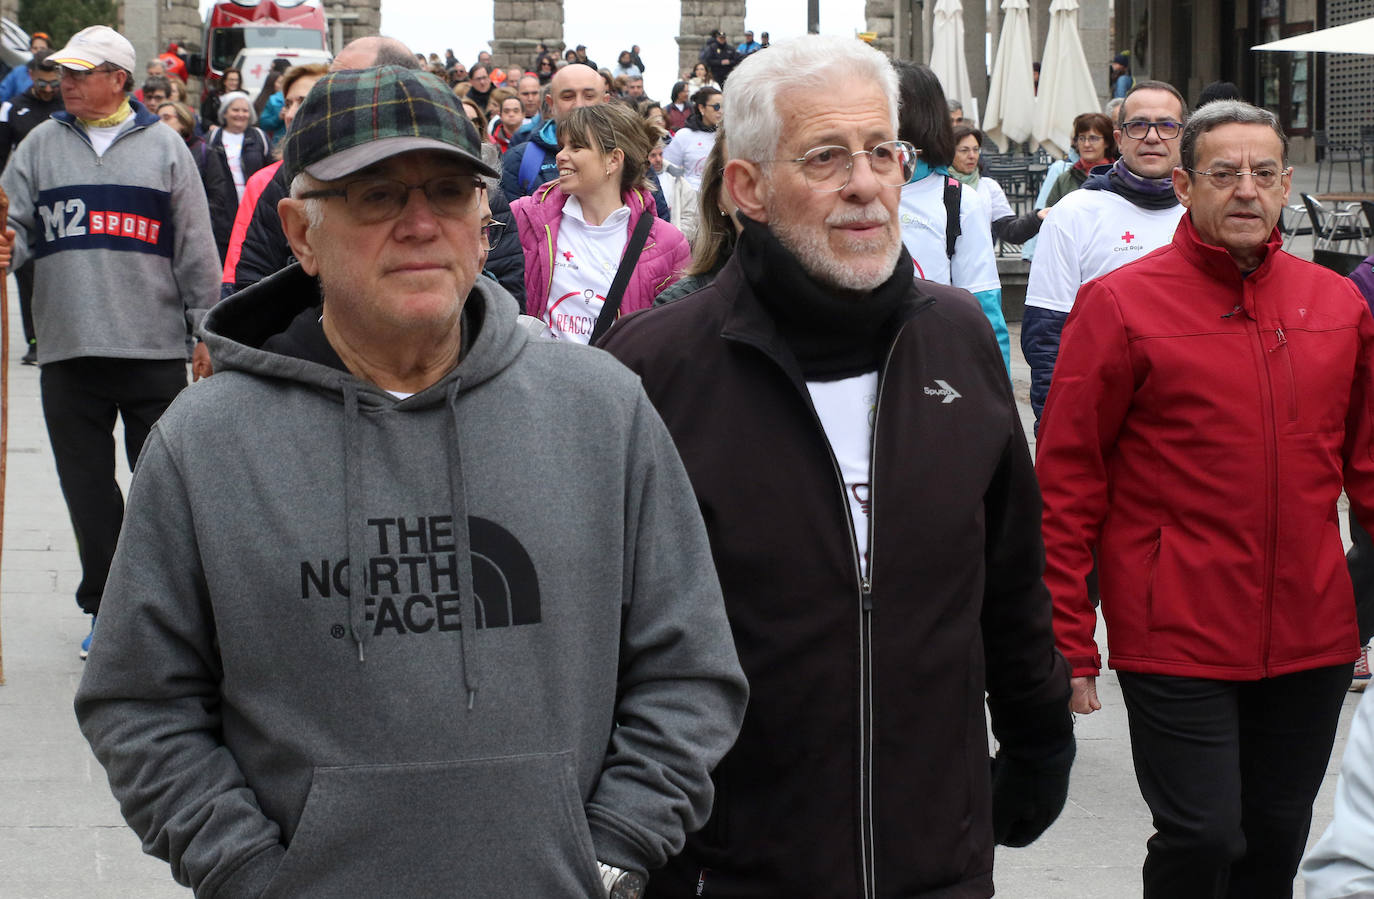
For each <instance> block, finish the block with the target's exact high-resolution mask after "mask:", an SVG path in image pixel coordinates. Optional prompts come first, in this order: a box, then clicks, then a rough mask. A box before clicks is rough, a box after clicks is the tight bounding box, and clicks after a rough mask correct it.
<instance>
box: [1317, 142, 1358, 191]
mask: <svg viewBox="0 0 1374 899" xmlns="http://www.w3.org/2000/svg"><path fill="white" fill-rule="evenodd" d="M1312 139H1313V141H1314V142H1315V143H1316V146H1317V190H1319V191H1320V190H1321V187H1322V166H1323V165H1325V166H1328V168H1327V170H1326V189H1327V190H1328V191H1329V190H1331V181H1332V179H1333V178H1334V177H1335V175H1336V166H1338V165H1344V166H1345V177H1346V180H1347V181H1349V182H1350V190H1352V191H1353V190H1354V189H1355V167H1356V166H1358V167H1359V169H1360V190H1365V189H1366V188H1365V180H1364V155H1363V153H1362V152H1361V149H1360V148H1359V147H1348V146H1344V145H1340V144H1332V143H1331V138H1330V137H1328V136H1327V133H1326V132H1325V131H1313V132H1312Z"/></svg>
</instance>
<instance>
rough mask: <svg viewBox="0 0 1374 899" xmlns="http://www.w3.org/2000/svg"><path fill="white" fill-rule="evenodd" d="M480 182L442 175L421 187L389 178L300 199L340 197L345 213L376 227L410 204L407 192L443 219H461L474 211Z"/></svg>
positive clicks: (367, 180)
mask: <svg viewBox="0 0 1374 899" xmlns="http://www.w3.org/2000/svg"><path fill="white" fill-rule="evenodd" d="M481 187H482V182H480V181H479V180H477V179H476V178H474V177H473V176H471V175H444V176H442V177H439V178H431V179H430V180H428V181H426V182H425V183H424V184H406V183H405V182H404V181H396V180H393V179H391V178H360V179H358V180H357V181H350V182H348V183H347V184H345V185H344V186H343V187H327V188H321V189H320V190H311V191H306V192H305V193H303V194H301V197H302V198H304V199H307V200H314V199H318V198H322V197H343V199H344V202H345V203H347V204H348V211H349V212H350V213H351V214H352V216H353V217H354V218H355V219H356V220H357V221H358V222H359V223H360V224H363V225H375V224H377V223H378V222H385V221H388V220H390V219H394V218H396V217H397V216H398V215H400V214H401V213H402V212H403V211H404V210H405V208H406V204H407V203H408V202H410V192H411V191H413V190H418V191H423V192H424V195H425V200H426V201H428V202H429V210H430V212H433V213H434V214H435V215H437V216H440V217H442V218H461V217H462V216H465V215H468V214H470V213H471V212H472V211H473V210H475V209H476V208H477V192H478V190H480V189H481Z"/></svg>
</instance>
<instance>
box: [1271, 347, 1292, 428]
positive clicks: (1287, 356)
mask: <svg viewBox="0 0 1374 899" xmlns="http://www.w3.org/2000/svg"><path fill="white" fill-rule="evenodd" d="M1274 338H1275V340H1276V342H1275V344H1274V348H1273V349H1272V350H1270V351H1269V352H1271V353H1277V352H1278V351H1280V350H1282V351H1283V362H1284V365H1286V366H1287V367H1288V420H1289V421H1297V420H1298V378H1297V376H1296V375H1295V374H1293V350H1292V349H1291V348H1289V346H1288V338H1287V337H1286V336H1285V335H1284V333H1283V322H1279V326H1278V327H1277V328H1275V329H1274Z"/></svg>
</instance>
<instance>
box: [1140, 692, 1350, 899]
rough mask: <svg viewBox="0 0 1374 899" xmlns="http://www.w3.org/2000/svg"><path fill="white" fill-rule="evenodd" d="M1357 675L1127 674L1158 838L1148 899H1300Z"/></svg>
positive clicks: (1149, 859)
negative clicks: (1320, 797) (1320, 801)
mask: <svg viewBox="0 0 1374 899" xmlns="http://www.w3.org/2000/svg"><path fill="white" fill-rule="evenodd" d="M1350 669H1351V666H1350V665H1335V666H1332V667H1327V668H1315V669H1312V670H1310V671H1301V672H1298V673H1296V674H1287V675H1283V676H1281V677H1272V678H1266V679H1264V680H1258V681H1219V680H1204V679H1199V678H1186V677H1169V676H1165V675H1155V674H1133V673H1130V672H1125V671H1123V672H1120V679H1121V692H1122V694H1123V695H1124V696H1125V699H1126V714H1127V718H1128V721H1129V724H1130V730H1131V754H1132V756H1133V757H1134V761H1135V773H1136V780H1137V781H1138V782H1139V784H1140V793H1141V795H1142V796H1143V797H1144V799H1145V803H1146V805H1148V806H1149V807H1150V812H1151V813H1152V814H1153V816H1154V826H1155V831H1156V833H1155V835H1154V836H1152V837H1150V839H1149V841H1148V843H1147V844H1146V848H1147V850H1148V854H1147V856H1146V858H1145V867H1144V881H1145V893H1144V895H1145V897H1146V899H1166V897H1167V899H1192V897H1207V899H1214V897H1215V899H1222V897H1234V899H1242V897H1244V899H1268V897H1284V899H1291V897H1292V895H1293V877H1294V875H1296V873H1297V870H1298V863H1299V862H1300V861H1301V860H1302V853H1303V848H1304V846H1305V845H1306V843H1307V832H1308V828H1309V827H1310V825H1311V823H1312V802H1313V800H1314V799H1315V798H1316V795H1317V789H1318V788H1319V787H1320V786H1321V781H1322V776H1323V775H1324V774H1325V773H1326V766H1327V762H1328V761H1329V759H1330V757H1331V746H1332V744H1333V743H1334V742H1335V739H1336V724H1337V721H1338V719H1339V718H1340V713H1341V704H1342V702H1343V701H1344V699H1345V694H1346V689H1347V688H1348V687H1349V686H1350Z"/></svg>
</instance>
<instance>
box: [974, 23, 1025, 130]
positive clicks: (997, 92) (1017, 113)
mask: <svg viewBox="0 0 1374 899" xmlns="http://www.w3.org/2000/svg"><path fill="white" fill-rule="evenodd" d="M1029 7H1030V4H1029V3H1027V2H1026V0H1003V3H1002V9H1004V10H1006V16H1005V18H1004V19H1003V21H1002V36H1001V38H999V39H998V41H997V57H996V59H994V60H993V63H992V87H991V89H990V90H989V91H988V108H987V111H986V112H985V113H984V114H983V130H984V131H986V132H987V135H988V137H989V138H991V139H992V140H993V142H994V143H996V144H997V146H998V147H999V148H1001V150H1002V152H1004V153H1005V152H1006V151H1007V147H1008V146H1009V145H1010V144H1011V143H1018V144H1019V143H1021V142H1022V141H1024V140H1026V139H1028V138H1029V137H1030V136H1031V128H1032V126H1033V125H1034V122H1035V73H1034V70H1033V68H1032V66H1031V63H1032V62H1033V61H1034V60H1033V59H1032V58H1031V36H1030V19H1029V13H1028V12H1027V10H1028V9H1029Z"/></svg>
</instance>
